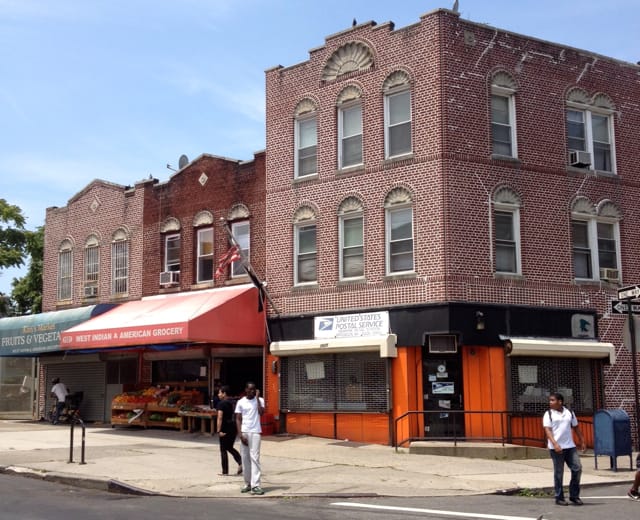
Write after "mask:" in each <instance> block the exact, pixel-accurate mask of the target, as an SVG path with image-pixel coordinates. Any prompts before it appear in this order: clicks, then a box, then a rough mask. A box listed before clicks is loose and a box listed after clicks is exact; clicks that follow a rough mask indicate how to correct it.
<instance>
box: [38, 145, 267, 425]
mask: <svg viewBox="0 0 640 520" xmlns="http://www.w3.org/2000/svg"><path fill="white" fill-rule="evenodd" d="M264 219H265V195H264V153H263V152H261V153H258V154H256V155H255V157H254V159H253V160H252V161H246V162H242V161H237V160H233V159H228V158H223V157H216V156H212V155H208V154H203V155H201V156H200V157H198V158H196V159H195V160H193V161H191V162H189V161H188V160H184V161H181V167H180V170H179V171H177V172H176V173H175V174H174V175H172V176H171V178H170V179H169V180H168V181H167V182H164V183H159V182H158V181H157V180H155V179H149V180H145V181H142V182H140V183H136V184H135V185H134V186H132V187H130V186H127V187H125V186H118V185H114V184H111V183H108V182H104V181H94V182H92V183H91V184H89V185H88V186H87V187H86V188H85V189H84V190H82V191H81V192H79V193H78V194H77V195H75V196H74V197H73V198H72V199H70V201H69V203H68V204H67V206H65V207H63V208H50V209H49V210H48V211H47V219H46V224H45V259H44V280H45V283H44V299H43V310H44V311H49V312H45V313H44V314H50V315H52V319H54V318H56V317H57V316H58V313H59V312H60V310H61V309H74V308H77V307H83V306H87V305H95V304H107V303H108V304H117V306H115V307H114V308H112V309H110V310H109V311H108V312H105V313H102V314H100V315H99V316H94V317H93V319H90V320H87V318H89V317H90V316H84V318H85V320H80V321H81V322H80V323H74V324H73V325H74V326H73V327H70V328H69V327H67V331H66V332H62V333H61V334H59V336H60V338H59V344H58V345H56V347H57V348H54V349H52V351H51V352H48V353H47V355H41V356H40V366H41V370H40V376H41V377H40V381H41V383H40V401H41V403H40V415H41V416H42V415H44V411H45V410H46V409H47V408H48V406H49V405H48V403H45V397H46V396H47V394H48V390H47V386H46V382H47V381H49V380H50V379H51V378H52V377H56V376H58V377H61V378H62V379H63V380H64V381H65V382H66V383H67V385H68V386H69V387H71V389H72V390H73V391H77V390H82V391H84V394H85V395H84V401H83V407H82V413H83V416H84V417H85V419H88V420H109V415H110V408H109V403H110V402H111V399H112V397H113V396H114V395H116V394H118V393H120V392H122V391H123V389H127V388H129V389H130V388H134V387H139V386H141V385H150V384H152V383H153V384H166V383H169V384H173V385H175V384H178V383H180V385H181V386H185V387H188V388H197V389H198V390H199V391H200V392H202V393H203V394H204V400H205V401H206V402H208V400H209V398H210V397H211V396H212V393H213V386H214V383H215V380H216V379H224V380H225V381H229V382H230V383H232V384H234V385H236V387H237V388H234V390H236V391H238V392H239V391H241V389H242V385H243V382H244V381H246V380H247V379H253V380H256V381H258V382H260V383H261V382H262V373H263V352H264V337H265V330H266V326H265V323H266V322H265V313H264V311H263V310H260V309H259V301H258V300H259V296H258V290H257V289H256V288H255V286H254V285H253V284H252V283H251V282H250V279H249V277H248V276H247V274H246V273H245V271H244V269H243V268H242V265H241V263H240V262H239V261H235V262H233V263H231V264H230V265H228V266H222V268H221V269H220V272H219V273H218V275H217V276H216V271H217V270H218V269H217V268H218V267H219V265H218V259H219V258H220V257H221V256H222V255H223V254H224V253H225V251H227V250H229V248H230V237H229V235H228V233H227V231H226V229H225V226H223V225H222V222H224V223H226V227H228V229H229V230H230V231H231V232H232V233H233V236H234V237H235V240H236V241H237V243H238V245H239V247H240V249H241V250H242V254H243V255H244V257H245V258H246V259H247V260H249V261H250V262H251V265H252V266H253V268H254V270H255V271H256V272H258V273H262V272H263V271H264V255H265V241H264V231H263V230H264ZM99 310H102V309H99ZM94 314H97V313H95V312H94Z"/></svg>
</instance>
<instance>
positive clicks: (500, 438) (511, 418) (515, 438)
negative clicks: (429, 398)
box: [393, 410, 593, 451]
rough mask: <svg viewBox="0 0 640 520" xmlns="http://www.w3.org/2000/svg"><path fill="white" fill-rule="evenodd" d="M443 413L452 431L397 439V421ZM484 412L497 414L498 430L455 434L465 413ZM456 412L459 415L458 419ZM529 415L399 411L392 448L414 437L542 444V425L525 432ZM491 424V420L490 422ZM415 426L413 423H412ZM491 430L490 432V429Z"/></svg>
mask: <svg viewBox="0 0 640 520" xmlns="http://www.w3.org/2000/svg"><path fill="white" fill-rule="evenodd" d="M442 413H446V414H447V415H448V416H450V417H451V419H452V421H451V426H452V428H451V429H452V435H446V436H443V435H441V436H438V435H429V436H426V435H424V436H409V437H407V438H406V439H402V440H399V439H398V428H399V424H400V422H401V421H405V420H409V421H411V417H412V416H415V417H416V418H417V419H416V420H423V421H424V424H429V423H430V421H429V418H430V416H432V415H434V414H442ZM475 415H480V416H485V417H486V416H488V417H490V419H491V420H492V421H495V420H496V418H495V416H498V419H499V421H500V428H499V431H497V432H495V434H494V435H489V436H482V437H479V436H477V435H474V436H467V435H459V434H458V429H457V426H458V424H459V423H460V420H461V421H462V422H463V423H464V422H465V421H466V420H467V417H469V416H475ZM460 416H462V418H461V419H460ZM531 417H537V416H536V415H532V414H530V413H526V412H517V411H513V410H446V412H445V411H443V410H410V411H408V412H405V413H403V414H402V415H400V416H398V417H396V418H395V419H394V423H393V446H394V447H395V449H396V451H397V450H398V448H399V447H401V446H403V445H405V444H408V443H411V442H416V441H448V442H453V445H454V446H457V444H458V442H461V441H477V442H482V441H484V442H499V443H501V444H502V445H503V446H504V445H505V444H525V443H528V444H540V446H541V447H543V446H545V436H544V430H543V429H542V425H541V424H540V428H539V435H537V436H535V437H534V436H529V435H527V434H526V431H527V428H526V420H527V419H530V418H531ZM518 420H519V421H520V423H519V426H520V428H519V430H520V432H521V434H520V435H514V433H513V430H514V426H518V424H517V423H516V422H515V421H518ZM578 422H579V423H580V424H581V425H583V424H584V425H593V419H592V418H590V417H589V418H580V419H578ZM494 424H495V422H494ZM414 426H415V425H414ZM408 431H409V432H410V431H411V425H409V428H408ZM492 433H493V432H492Z"/></svg>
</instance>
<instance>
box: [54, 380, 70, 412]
mask: <svg viewBox="0 0 640 520" xmlns="http://www.w3.org/2000/svg"><path fill="white" fill-rule="evenodd" d="M51 384H52V385H53V387H52V388H51V397H55V398H56V399H57V402H56V410H55V412H54V413H53V417H52V418H51V422H52V423H53V424H58V419H59V417H60V414H61V413H62V410H64V406H65V400H66V399H67V395H69V390H68V389H67V385H65V384H64V383H61V382H60V378H59V377H56V378H55V379H54V380H53V381H51Z"/></svg>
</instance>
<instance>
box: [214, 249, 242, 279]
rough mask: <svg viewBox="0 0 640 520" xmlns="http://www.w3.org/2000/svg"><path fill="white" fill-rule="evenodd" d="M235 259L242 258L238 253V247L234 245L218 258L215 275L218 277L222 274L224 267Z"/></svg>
mask: <svg viewBox="0 0 640 520" xmlns="http://www.w3.org/2000/svg"><path fill="white" fill-rule="evenodd" d="M236 260H242V255H241V254H240V248H239V247H238V246H236V245H234V246H231V247H230V248H229V250H228V251H227V252H226V253H225V254H223V255H222V256H221V257H220V259H219V260H218V268H217V269H216V274H215V277H216V278H220V277H221V276H222V275H223V274H224V272H225V269H226V267H227V266H228V265H229V264H231V263H232V262H235V261H236Z"/></svg>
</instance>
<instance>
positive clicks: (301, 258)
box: [295, 223, 318, 284]
mask: <svg viewBox="0 0 640 520" xmlns="http://www.w3.org/2000/svg"><path fill="white" fill-rule="evenodd" d="M295 256H296V262H295V281H296V284H305V283H314V282H316V281H317V280H318V272H317V256H318V255H317V244H316V225H315V223H309V224H300V225H297V226H296V227H295Z"/></svg>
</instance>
